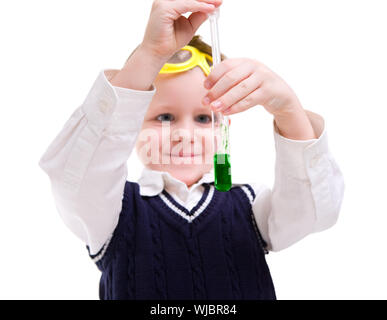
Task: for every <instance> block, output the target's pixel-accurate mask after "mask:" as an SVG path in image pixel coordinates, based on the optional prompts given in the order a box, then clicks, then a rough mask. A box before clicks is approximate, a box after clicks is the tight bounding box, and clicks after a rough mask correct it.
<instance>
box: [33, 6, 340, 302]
mask: <svg viewBox="0 0 387 320" xmlns="http://www.w3.org/2000/svg"><path fill="white" fill-rule="evenodd" d="M220 5H221V1H220V0H201V1H183V0H175V1H167V0H159V1H155V2H154V4H153V6H152V11H151V14H150V18H149V23H148V26H147V29H146V32H145V35H144V39H143V42H142V43H141V44H140V45H139V47H138V48H137V49H136V50H135V51H134V53H133V54H132V56H131V57H130V58H129V59H128V61H127V62H126V64H125V66H124V67H123V68H122V69H121V70H105V71H101V73H100V74H99V76H98V78H97V80H96V81H95V83H94V85H93V87H92V88H91V90H90V92H89V94H88V96H87V98H86V100H85V101H84V103H83V104H82V106H80V107H79V108H78V109H76V110H75V112H74V113H73V114H72V116H71V117H70V119H69V120H68V121H67V123H66V124H65V126H64V128H63V129H62V131H61V132H60V134H59V135H58V136H57V137H56V138H55V140H54V141H53V142H52V143H51V145H50V146H49V148H48V150H47V151H46V152H45V154H44V155H43V156H42V158H41V160H40V162H39V165H40V166H41V168H42V169H43V170H44V171H45V172H46V173H47V174H48V175H49V177H50V180H51V184H52V190H53V195H54V198H55V201H56V205H57V208H58V211H59V213H60V214H61V217H62V219H63V220H64V222H65V223H66V225H67V226H68V227H69V228H70V229H71V230H72V231H73V232H74V233H75V234H76V235H77V236H78V237H79V238H81V239H82V240H83V241H84V243H85V244H86V245H87V249H88V251H89V255H90V257H91V258H92V259H93V260H94V261H95V263H96V264H97V266H98V268H99V269H100V270H101V271H102V276H101V281H100V293H99V294H100V298H101V299H275V298H276V295H275V290H274V285H273V282H272V279H271V275H270V272H269V269H268V266H267V264H266V261H265V252H267V250H271V251H279V250H282V249H284V248H286V247H288V246H290V245H292V244H293V243H295V242H297V241H299V240H300V239H302V238H303V237H305V236H306V235H308V234H310V233H312V232H317V231H321V230H324V229H326V228H329V227H330V226H332V225H333V224H334V223H335V222H336V220H337V216H338V213H339V210H340V206H341V202H342V197H343V191H344V183H343V178H342V175H341V172H340V170H339V168H338V166H337V165H336V163H335V161H334V160H333V158H332V156H331V154H330V153H329V150H328V145H327V136H326V131H325V129H324V121H323V119H322V118H321V117H320V116H319V115H317V114H315V113H312V112H310V111H306V110H304V109H303V108H302V106H301V104H300V102H299V100H298V99H297V97H296V95H295V93H294V92H293V91H292V90H291V89H290V88H289V86H288V85H287V84H286V83H285V82H284V81H283V80H282V79H281V78H280V77H279V76H277V75H276V74H275V73H274V72H272V71H271V70H270V69H268V68H267V67H265V66H264V65H263V64H262V63H260V62H258V61H256V60H253V59H246V58H241V59H224V60H223V61H222V62H221V63H220V64H219V65H217V66H216V67H215V68H214V69H213V70H212V71H211V73H210V74H209V72H208V69H209V65H200V66H194V67H191V68H189V69H187V70H185V71H182V72H176V73H173V74H165V73H162V72H161V71H162V69H163V66H164V65H165V63H166V62H172V60H173V59H174V58H176V57H177V56H178V55H179V53H180V54H181V53H183V51H180V49H181V48H183V47H184V48H185V49H190V48H191V50H192V54H195V55H197V57H200V56H201V55H203V52H201V51H200V50H198V51H195V50H194V49H192V47H194V46H186V44H187V43H190V44H192V45H194V42H192V41H191V40H192V39H193V35H194V34H195V32H196V30H197V29H198V28H199V26H200V25H201V24H202V23H203V22H204V21H205V20H206V18H207V13H210V12H212V11H213V10H214V8H215V7H218V6H220ZM186 12H192V14H191V15H190V17H189V18H185V17H184V16H182V14H184V13H186ZM195 39H196V40H197V38H195ZM194 48H195V47H194ZM194 52H195V53H194ZM171 57H172V58H171ZM183 60H184V59H183ZM205 80H206V83H207V82H208V85H207V84H206V85H204V81H205ZM156 88H157V90H156ZM216 102H218V103H216ZM256 105H261V106H263V107H264V108H265V109H266V110H267V111H268V112H270V113H271V114H272V115H273V116H274V128H275V131H274V137H275V142H276V152H277V159H276V172H275V173H276V179H275V185H274V187H273V191H271V190H270V189H269V188H267V187H265V186H256V185H253V184H233V186H232V188H231V189H230V190H229V191H227V192H221V191H218V190H216V189H215V187H214V181H213V178H214V172H213V163H212V161H206V159H212V156H213V153H214V150H213V149H212V144H211V133H212V131H211V109H210V108H213V109H212V110H214V111H217V112H218V111H219V112H223V113H224V114H233V113H237V112H241V111H244V110H247V109H248V108H251V107H253V106H256ZM165 132H167V134H165ZM149 137H150V142H148V140H149V139H148V138H149ZM198 141H199V142H198ZM134 147H136V149H137V152H138V155H139V158H140V159H141V160H142V162H143V163H144V170H143V172H142V175H141V178H140V179H139V181H138V182H130V181H127V180H126V178H127V167H126V161H127V159H128V158H129V156H130V154H131V152H132V150H133V148H134Z"/></svg>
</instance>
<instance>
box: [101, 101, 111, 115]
mask: <svg viewBox="0 0 387 320" xmlns="http://www.w3.org/2000/svg"><path fill="white" fill-rule="evenodd" d="M99 109H100V110H101V111H102V112H103V113H106V112H108V111H109V109H110V106H109V103H108V102H107V101H106V100H101V101H100V102H99Z"/></svg>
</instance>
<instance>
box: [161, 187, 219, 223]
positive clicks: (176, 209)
mask: <svg viewBox="0 0 387 320" xmlns="http://www.w3.org/2000/svg"><path fill="white" fill-rule="evenodd" d="M209 187H210V190H209V192H208V194H207V197H206V200H205V201H204V202H203V203H202V205H201V206H200V207H199V208H198V209H197V210H196V211H195V213H194V214H193V215H192V216H190V215H188V214H186V213H185V212H184V211H182V210H180V209H179V208H177V207H176V206H175V205H174V204H173V203H172V202H171V201H169V199H168V198H167V197H166V196H165V195H163V194H162V193H160V194H159V195H160V198H161V199H162V200H163V201H164V202H165V204H166V205H167V206H168V207H169V208H171V209H172V210H173V211H175V212H176V213H177V214H178V215H180V216H181V217H182V218H184V219H185V220H187V221H188V222H189V223H191V222H192V221H193V220H194V219H195V218H197V217H198V216H199V215H200V213H202V212H203V210H204V209H206V208H207V206H208V204H209V203H210V201H211V199H212V197H213V195H214V192H215V190H214V189H215V187H214V186H212V185H210V186H209Z"/></svg>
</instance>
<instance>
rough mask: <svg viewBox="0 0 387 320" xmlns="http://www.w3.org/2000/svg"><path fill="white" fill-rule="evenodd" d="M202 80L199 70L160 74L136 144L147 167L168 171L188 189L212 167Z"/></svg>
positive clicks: (210, 133)
mask: <svg viewBox="0 0 387 320" xmlns="http://www.w3.org/2000/svg"><path fill="white" fill-rule="evenodd" d="M205 78H206V76H205V74H204V73H203V71H202V70H201V69H200V68H199V67H195V68H194V69H191V70H189V71H185V72H181V73H174V74H159V75H158V76H157V78H156V80H155V82H154V84H155V86H156V94H155V96H154V97H153V100H152V102H151V104H150V106H149V109H148V111H147V113H146V115H145V118H144V122H143V125H142V129H141V132H140V134H139V136H138V139H137V143H136V151H137V154H138V156H139V158H140V160H141V161H142V163H143V164H144V165H145V166H146V167H148V168H150V169H152V170H158V171H167V172H169V173H170V174H171V175H172V176H173V177H175V178H176V179H179V180H181V181H183V182H184V183H185V184H186V185H187V186H188V187H190V186H191V185H192V184H194V183H195V182H197V181H198V180H199V179H200V178H201V177H202V175H203V174H204V173H206V172H207V171H209V170H210V169H211V168H212V167H213V154H214V152H213V146H212V143H213V142H212V123H211V110H210V107H209V106H204V105H203V104H202V99H203V98H204V96H205V95H206V94H207V89H205V88H204V86H203V83H204V80H205ZM192 155H193V156H192Z"/></svg>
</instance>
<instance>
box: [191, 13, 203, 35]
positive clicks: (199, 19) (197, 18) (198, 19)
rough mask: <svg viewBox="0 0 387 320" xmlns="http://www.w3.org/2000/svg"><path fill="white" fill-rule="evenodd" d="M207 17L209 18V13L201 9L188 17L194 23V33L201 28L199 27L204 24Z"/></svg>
mask: <svg viewBox="0 0 387 320" xmlns="http://www.w3.org/2000/svg"><path fill="white" fill-rule="evenodd" d="M207 18H208V15H207V13H204V12H200V11H198V12H194V13H191V14H190V16H189V17H188V20H189V22H190V23H191V25H192V29H193V30H192V31H193V33H194V34H195V33H196V31H197V30H198V29H199V27H200V26H201V25H202V24H203V22H204V21H206V20H207Z"/></svg>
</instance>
